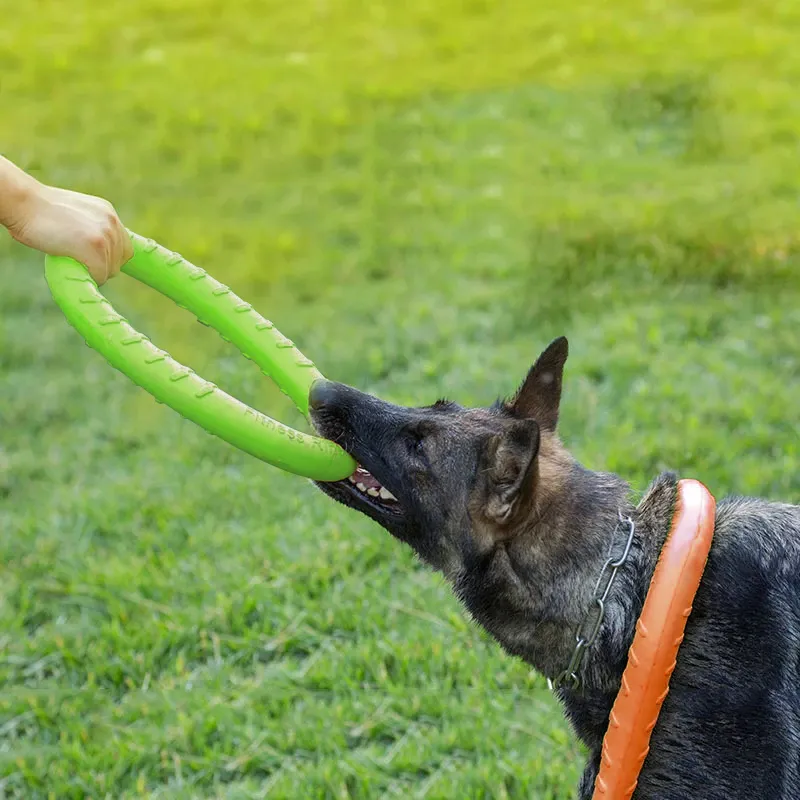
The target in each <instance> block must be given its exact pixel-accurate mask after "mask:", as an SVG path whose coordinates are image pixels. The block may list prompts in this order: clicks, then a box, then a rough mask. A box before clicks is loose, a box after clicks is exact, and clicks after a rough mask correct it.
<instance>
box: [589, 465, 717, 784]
mask: <svg viewBox="0 0 800 800" xmlns="http://www.w3.org/2000/svg"><path fill="white" fill-rule="evenodd" d="M715 509H716V502H715V500H714V497H713V496H712V495H711V493H710V492H709V491H708V489H706V487H705V486H703V484H702V483H699V482H698V481H695V480H682V481H679V482H678V504H677V508H676V509H675V516H674V517H673V519H672V528H671V529H670V532H669V534H668V535H667V540H666V542H664V547H663V548H662V550H661V555H660V556H659V559H658V563H657V564H656V569H655V572H654V573H653V579H652V581H651V582H650V589H649V590H648V592H647V598H646V599H645V601H644V606H643V608H642V613H641V616H640V617H639V620H638V622H637V623H636V634H635V636H634V639H633V644H632V645H631V648H630V650H629V651H628V665H627V666H626V668H625V672H624V673H623V675H622V686H621V688H620V691H619V694H618V695H617V699H616V701H615V702H614V707H613V708H612V709H611V716H610V717H609V723H608V730H607V731H606V735H605V739H603V751H602V758H601V760H600V772H599V773H598V775H597V780H596V781H595V786H594V795H593V800H630V797H631V795H632V794H633V792H634V790H635V789H636V784H637V783H638V781H639V773H640V772H641V770H642V765H643V764H644V760H645V758H646V757H647V753H648V751H649V750H650V735H651V733H652V732H653V728H655V726H656V722H657V721H658V714H659V712H660V711H661V704H662V703H663V702H664V698H665V697H666V696H667V693H668V692H669V679H670V677H671V676H672V671H673V670H674V669H675V663H676V659H677V656H678V648H679V647H680V646H681V642H682V641H683V632H684V628H685V627H686V620H687V619H688V617H689V614H690V613H691V611H692V602H693V601H694V596H695V594H696V593H697V587H698V586H699V585H700V578H701V577H702V575H703V570H704V569H705V566H706V559H707V558H708V551H709V549H710V547H711V539H712V537H713V535H714V512H715Z"/></svg>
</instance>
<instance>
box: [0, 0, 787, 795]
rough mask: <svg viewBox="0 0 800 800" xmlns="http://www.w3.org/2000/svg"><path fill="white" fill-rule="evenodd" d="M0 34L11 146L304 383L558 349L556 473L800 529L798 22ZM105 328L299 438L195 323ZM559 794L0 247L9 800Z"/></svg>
mask: <svg viewBox="0 0 800 800" xmlns="http://www.w3.org/2000/svg"><path fill="white" fill-rule="evenodd" d="M0 18H1V19H2V24H0V147H2V150H3V152H4V153H5V154H6V155H7V156H8V157H10V158H11V159H12V160H14V161H16V162H17V163H19V164H20V165H21V166H23V167H24V168H26V169H28V170H29V171H31V172H32V173H33V174H35V175H36V176H38V177H40V178H41V179H43V180H45V181H47V182H50V183H54V184H58V185H63V186H67V187H69V188H73V189H78V190H82V191H85V192H91V193H96V194H100V195H103V196H105V197H108V198H109V199H110V200H111V201H112V202H113V203H114V204H115V205H116V207H117V208H118V210H119V212H120V213H121V215H122V216H123V219H124V221H125V222H126V224H127V225H128V226H129V227H130V228H132V229H133V230H136V231H138V232H139V233H142V234H145V235H149V236H152V237H153V238H155V239H157V240H159V241H161V242H162V243H163V244H165V245H166V246H168V247H170V248H172V249H175V250H178V251H180V252H181V253H183V254H184V255H185V256H186V257H188V258H189V259H190V260H192V261H194V262H195V263H197V264H200V265H202V266H204V267H205V268H207V269H208V270H209V271H210V272H211V274H213V275H214V276H216V277H217V278H219V279H220V280H222V281H224V282H226V283H228V284H229V285H231V286H232V287H233V288H234V289H235V291H237V293H239V294H240V295H242V296H243V297H245V298H246V299H247V300H249V301H251V302H252V303H253V304H254V306H255V307H256V308H258V309H259V310H260V311H261V312H262V313H264V314H265V315H267V316H269V317H270V318H272V319H273V320H274V321H275V323H276V324H277V326H278V327H279V329H280V330H282V331H283V332H284V333H285V334H286V335H287V336H290V337H291V338H293V339H294V340H295V341H297V342H298V344H299V346H300V347H301V349H303V350H304V351H305V352H306V353H307V354H309V355H310V356H311V357H312V358H314V360H315V361H316V362H317V364H318V365H319V366H320V368H321V369H322V370H323V372H325V373H326V374H327V375H329V376H330V377H333V378H336V379H338V380H342V381H346V382H350V383H352V384H354V385H356V386H359V387H360V388H362V389H365V390H368V391H372V392H375V393H377V394H380V395H381V396H383V397H386V398H387V399H391V400H394V401H396V402H406V403H427V402H430V401H431V400H432V399H434V398H435V397H437V396H438V395H441V394H446V395H448V396H452V397H453V398H455V399H458V400H459V401H461V402H464V403H475V404H482V403H489V402H491V401H493V400H494V398H495V397H496V396H497V395H498V394H502V393H506V392H508V391H510V390H512V389H513V388H514V386H515V385H516V384H517V382H518V380H519V379H520V378H521V377H522V376H523V374H524V372H525V370H526V369H527V367H528V366H529V364H530V362H531V361H532V360H533V359H534V358H535V357H536V355H537V354H538V352H539V351H540V349H541V348H542V347H543V346H544V345H545V344H547V342H549V341H550V339H551V338H553V337H554V336H557V335H560V334H562V333H566V334H567V335H568V336H569V338H570V340H571V344H572V352H573V355H572V356H571V360H570V362H569V364H568V368H567V377H566V396H565V400H564V414H563V417H562V433H563V436H564V438H565V440H566V441H567V443H568V445H569V446H570V447H572V448H573V450H574V451H575V453H576V454H577V455H578V457H579V458H581V459H582V460H583V461H584V462H585V463H586V464H587V465H589V466H591V467H594V468H598V469H611V470H615V471H618V472H620V473H621V474H623V475H624V476H625V477H626V478H628V479H629V480H631V482H632V483H633V485H634V487H635V488H637V489H643V488H644V487H645V486H646V484H647V482H648V481H649V480H650V479H651V478H652V477H653V476H654V475H655V473H656V472H657V471H658V470H659V469H662V468H665V467H669V468H673V469H676V470H679V471H680V472H681V473H682V474H684V475H686V476H693V477H697V478H699V479H701V480H703V481H704V482H705V483H706V484H707V485H708V486H709V487H710V488H711V490H712V491H713V492H715V493H716V494H717V495H718V496H723V495H725V494H727V493H757V494H761V495H766V496H770V497H775V498H780V499H784V500H790V501H794V502H797V501H798V499H799V497H798V495H799V493H798V488H800V470H798V466H799V465H800V449H799V448H798V432H797V397H798V390H799V389H800V340H799V339H798V330H799V329H800V304H798V300H800V278H798V272H797V270H798V263H800V259H799V258H798V210H799V209H798V200H799V199H800V192H799V190H798V187H799V186H800V183H799V182H798V178H799V177H800V148H799V147H798V145H799V144H800V96H798V93H797V86H798V84H799V83H800V49H799V48H798V47H797V41H798V35H799V34H800V6H798V4H796V3H793V2H771V3H767V2H763V1H762V2H756V1H755V0H754V2H751V3H749V4H747V5H746V6H742V5H741V4H738V3H732V2H729V1H728V0H716V1H715V2H699V3H698V2H695V3H688V2H670V3H667V2H661V1H660V0H654V1H653V2H649V3H646V4H641V3H633V2H629V1H627V0H616V1H615V2H612V3H607V4H602V5H598V4H597V3H590V2H584V1H583V0H568V1H567V2H565V3H563V4H561V6H560V7H559V8H558V10H555V7H553V8H552V10H547V9H546V8H545V6H543V5H538V4H532V3H528V2H519V1H517V2H514V1H513V0H509V2H500V3H491V2H488V0H463V1H462V2H451V0H441V1H440V2H438V3H432V2H423V0H408V2H406V3H403V4H400V3H394V4H393V3H385V2H373V3H364V2H356V1H355V0H299V1H298V2H295V3H290V4H286V3H276V2H271V1H270V2H252V0H250V1H248V2H239V3H223V2H219V0H175V1H174V2H171V3H170V4H165V3H159V2H155V0H135V1H131V0H129V1H128V2H121V0H109V2H106V3H105V4H102V5H101V4H99V3H95V2H91V1H90V0H75V2H71V3H63V2H58V1H57V0H39V1H38V2H36V3H29V4H18V3H12V2H10V0H0ZM109 293H110V296H111V297H112V299H113V300H114V302H115V303H116V304H117V305H118V307H120V308H124V309H125V310H126V311H127V312H129V314H128V315H129V318H130V319H131V321H132V322H133V324H134V325H136V326H137V327H139V328H140V329H143V330H145V331H146V332H147V333H148V334H150V335H152V336H153V338H154V339H155V340H156V341H157V342H158V343H159V344H161V345H162V346H163V347H166V348H167V349H168V350H169V351H170V352H172V353H173V355H175V356H176V357H178V358H180V359H182V360H186V361H188V362H189V363H191V364H192V365H193V366H194V367H196V368H197V369H198V370H199V371H201V373H203V374H205V375H206V376H207V377H209V378H212V379H214V380H216V381H218V382H219V383H220V384H222V385H223V386H224V387H225V388H227V389H229V390H231V391H233V392H236V393H238V394H239V395H240V396H241V397H242V398H243V399H245V400H247V401H249V402H251V403H255V404H257V405H258V406H259V407H260V408H262V409H263V410H265V411H267V412H269V413H271V414H273V415H275V416H278V417H280V418H282V419H284V420H286V421H288V422H291V423H293V424H299V420H298V418H297V414H296V412H294V411H293V410H292V409H291V408H289V407H288V404H287V402H286V401H285V399H284V398H283V397H282V396H281V395H279V394H278V393H277V392H276V391H275V390H274V388H273V387H272V386H271V385H270V384H269V382H267V381H265V380H264V379H263V378H262V377H261V376H260V375H259V374H258V373H257V372H255V371H254V370H251V369H250V368H249V365H248V364H247V362H244V360H243V359H241V358H240V357H239V356H238V355H237V354H236V353H235V352H232V351H229V350H228V349H227V348H225V347H224V346H222V344H221V343H220V342H219V341H218V340H217V338H216V337H215V336H214V334H212V333H209V332H207V331H205V330H204V329H200V328H199V326H198V325H197V324H196V323H195V322H194V320H193V319H191V318H190V317H189V316H188V315H185V314H183V313H179V312H177V311H176V310H174V309H173V308H172V307H171V306H170V304H169V303H168V302H166V301H163V299H161V298H153V297H152V296H151V295H150V294H148V293H147V292H146V290H143V289H142V288H141V287H138V286H136V285H132V282H130V281H128V280H127V279H125V278H121V279H119V280H116V281H114V282H113V283H112V285H111V286H110V287H109ZM254 373H255V374H254ZM581 761H582V754H581V751H580V748H579V747H578V746H577V745H576V744H575V742H574V740H573V739H572V737H571V735H570V733H569V731H568V728H567V726H566V724H565V723H564V721H563V720H562V717H561V714H560V710H559V709H558V707H557V704H556V703H555V702H554V700H553V699H552V698H551V697H550V695H549V693H548V692H547V689H546V687H545V685H544V682H543V681H542V680H541V679H539V678H538V677H536V676H534V675H532V674H531V673H530V672H529V670H528V669H527V668H526V667H525V666H524V665H523V664H521V663H518V662H516V661H513V660H511V659H510V658H508V657H506V656H504V655H503V654H502V653H501V652H500V651H499V649H498V648H497V647H496V646H495V645H493V644H492V643H491V642H489V641H488V640H487V637H485V636H484V635H483V634H482V633H481V632H480V631H478V630H477V629H476V628H475V627H474V626H473V625H471V624H470V623H469V622H468V621H466V620H465V618H464V616H463V615H462V613H461V612H460V610H459V608H458V605H457V603H456V601H455V600H454V599H452V598H451V596H450V594H449V592H448V590H447V588H446V586H445V585H444V584H443V582H442V581H441V580H439V579H438V578H437V577H436V576H433V575H431V574H430V573H429V572H427V571H425V570H423V569H421V568H420V567H419V566H418V565H417V564H416V563H415V561H414V560H413V558H412V557H411V555H410V554H409V553H408V552H407V551H406V550H405V549H403V548H402V547H401V546H400V545H398V544H397V543H396V542H393V541H391V540H390V539H389V537H388V536H387V535H386V534H384V533H383V532H382V531H381V530H379V529H378V528H377V527H376V526H374V525H372V524H371V523H369V522H367V521H366V520H364V519H362V518H360V517H357V516H356V515H354V514H352V513H348V512H347V511H345V510H344V509H341V508H339V507H338V506H335V505H333V504H332V503H331V502H330V501H328V500H326V499H324V498H323V497H322V496H321V495H318V494H317V493H316V492H315V491H314V489H313V487H311V486H310V485H309V484H307V483H306V482H304V481H302V480H300V479H298V478H294V477H292V476H288V475H283V474H281V473H279V472H277V471H276V470H273V469H271V468H269V467H266V466H265V465H262V464H260V463H257V462H255V461H253V460H252V459H249V458H248V457H246V456H244V455H242V454H240V453H238V452H235V451H233V449H232V448H229V447H226V446H225V445H223V444H221V443H219V442H217V441H216V440H213V439H211V438H210V437H208V436H206V435H205V434H203V433H202V432H201V431H199V430H198V429H196V428H194V427H193V426H191V425H190V424H189V423H186V422H183V421H182V420H180V419H179V418H178V417H177V415H175V414H174V413H172V412H170V411H169V410H167V409H164V408H162V407H159V406H156V405H155V404H154V403H153V402H152V400H151V399H150V398H149V397H148V396H146V395H145V394H144V393H143V392H141V391H139V390H137V389H136V388H134V387H133V386H131V385H129V384H128V382H127V381H126V380H125V379H124V378H123V377H122V376H120V375H119V374H117V373H116V372H114V371H113V370H111V369H110V368H109V367H107V366H106V365H105V364H104V362H103V361H102V359H100V358H99V356H97V355H96V354H94V353H92V352H91V351H89V350H88V349H87V348H85V347H84V346H83V345H82V344H81V342H80V340H79V338H78V337H77V335H76V334H75V333H74V332H73V331H71V329H69V328H68V327H67V325H66V323H65V322H64V320H63V318H62V317H61V316H60V312H59V311H58V310H57V309H56V308H55V306H54V305H53V303H52V301H51V300H50V298H49V294H48V291H47V288H46V286H45V283H44V279H43V274H42V259H41V258H40V256H39V255H37V254H35V253H31V252H28V251H24V250H23V249H22V248H21V247H18V246H15V245H13V244H12V243H11V242H10V240H9V239H8V237H4V238H2V239H0V795H3V796H7V797H20V798H23V797H24V798H84V797H92V798H134V797H170V798H201V797H209V798H210V797H215V798H217V797H226V798H257V797H275V798H323V797H324V798H328V797H330V798H334V797H336V798H350V797H353V798H355V797H369V798H372V797H401V796H403V797H419V798H422V797H426V798H485V797H491V798H511V797H514V798H523V797H525V798H530V797H534V798H548V799H553V800H554V799H555V798H558V799H559V800H561V799H562V798H568V797H571V796H573V794H574V787H575V785H576V781H577V777H578V774H579V771H580V769H581V766H582V764H581Z"/></svg>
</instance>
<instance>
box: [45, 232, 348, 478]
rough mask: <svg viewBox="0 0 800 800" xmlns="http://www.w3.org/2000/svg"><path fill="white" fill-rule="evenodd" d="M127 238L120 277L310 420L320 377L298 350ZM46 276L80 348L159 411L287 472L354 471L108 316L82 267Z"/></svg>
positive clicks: (197, 277) (191, 271)
mask: <svg viewBox="0 0 800 800" xmlns="http://www.w3.org/2000/svg"><path fill="white" fill-rule="evenodd" d="M130 236H131V239H132V241H133V249H134V255H133V257H132V258H131V260H130V261H128V263H127V264H125V266H124V267H123V268H122V272H124V273H125V274H126V275H129V276H131V277H132V278H136V280H138V281H141V282H142V283H144V284H146V285H147V286H150V287H151V288H152V289H155V290H156V291H157V292H160V293H161V294H163V295H165V296H166V297H169V298H170V299H171V300H173V301H174V302H175V303H177V305H178V306H180V307H181V308H185V309H188V310H189V311H191V312H192V313H193V314H194V315H195V316H196V317H197V319H198V321H199V322H200V323H202V324H203V325H206V326H209V327H211V328H214V329H215V330H216V331H217V332H218V333H219V334H220V336H222V338H223V339H224V340H225V341H227V342H230V343H232V344H233V345H234V346H235V347H236V348H237V349H238V350H239V351H241V353H242V355H244V357H245V358H247V359H250V360H251V361H254V362H255V363H256V364H257V365H258V367H259V368H260V369H261V371H262V372H263V373H264V374H265V375H267V376H268V377H270V378H272V379H273V380H274V381H275V383H276V384H277V385H278V387H279V388H280V389H281V391H282V392H283V393H284V394H286V395H287V396H288V397H289V398H290V399H291V400H292V402H293V403H294V404H295V405H296V406H297V408H298V410H299V411H300V412H301V413H302V414H303V415H304V416H305V417H306V418H308V393H309V391H310V389H311V386H312V384H313V383H314V382H315V381H317V380H320V379H322V375H321V373H320V372H319V370H317V368H316V367H315V366H314V364H313V363H312V362H311V361H309V359H307V358H306V357H305V356H304V355H303V354H302V353H301V352H300V351H299V350H297V349H296V348H295V346H294V343H293V342H291V341H290V340H289V339H287V338H286V337H285V336H283V335H282V334H281V333H280V332H279V331H278V330H277V329H276V328H275V326H274V325H273V324H272V323H271V322H270V321H269V320H267V319H264V317H262V316H261V315H260V314H259V313H258V312H257V311H254V310H253V307H252V306H251V305H250V304H249V303H246V302H244V300H242V299H241V298H239V297H237V296H236V295H235V294H234V293H233V292H232V291H231V290H230V289H229V288H228V287H227V286H224V285H223V284H221V283H219V281H216V280H214V278H212V277H211V276H210V275H209V274H208V273H207V272H206V271H205V270H203V269H200V268H199V267H196V266H195V265H194V264H191V263H189V262H188V261H186V260H185V259H184V258H183V257H182V256H180V255H179V254H178V253H173V252H171V251H169V250H167V249H166V248H164V247H162V246H161V245H159V244H156V243H155V242H153V241H152V240H149V239H145V238H143V237H141V236H139V235H137V234H135V233H131V234H130ZM45 277H46V279H47V284H48V286H49V287H50V292H51V293H52V295H53V299H54V300H55V301H56V303H57V304H58V306H59V307H60V308H61V310H62V311H63V312H64V315H65V316H66V318H67V320H68V321H69V323H70V324H71V325H72V326H73V327H74V328H75V329H76V330H77V331H78V333H80V334H81V336H83V338H84V339H85V340H86V343H87V344H88V345H89V346H90V347H92V348H94V349H95V350H97V351H98V352H99V353H100V354H101V355H102V356H104V357H105V359H106V360H107V361H108V362H109V363H110V364H111V366H113V367H115V368H116V369H118V370H119V371H120V372H122V373H123V374H124V375H127V377H128V378H130V379H131V380H132V381H133V382H134V383H136V384H138V385H139V386H141V387H142V388H143V389H145V390H146V391H147V392H149V393H150V394H151V395H153V397H154V398H155V399H156V400H157V401H158V402H159V403H163V404H165V405H167V406H169V407H170V408H172V409H173V410H175V411H177V412H178V413H179V414H181V415H182V416H184V417H186V419H189V420H191V421H192V422H194V423H196V424H197V425H199V426H200V427H201V428H204V429H205V430H206V431H208V433H211V434H213V435H214V436H218V437H219V438H220V439H222V440H224V441H226V442H228V443H229V444H232V445H234V446H235V447H238V448H239V449H240V450H243V451H245V452H246V453H249V454H250V455H252V456H255V457H256V458H259V459H261V460H262V461H266V462H267V463H268V464H272V465H273V466H276V467H279V468H280V469H283V470H286V471H287V472H292V473H294V474H296V475H301V476H303V477H306V478H311V479H313V480H318V481H336V480H341V479H342V478H346V477H347V476H348V475H352V473H353V472H354V471H355V469H356V466H357V464H356V462H355V461H354V460H353V458H352V457H351V456H350V455H348V454H347V453H346V452H345V451H344V450H343V449H342V448H341V447H339V446H338V445H337V444H335V443H334V442H331V441H329V440H328V439H322V438H320V437H318V436H312V435H308V434H305V433H302V432H300V431H297V430H294V429H293V428H290V427H288V426H286V425H283V424H281V423H280V422H277V421H276V420H274V419H272V418H271V417H268V416H266V415H265V414H262V413H261V412H260V411H256V410H255V409H253V408H250V406H247V405H245V404H244V403H242V402H240V401H239V400H237V399H236V398H234V397H231V396H230V395H228V394H226V393H225V392H224V391H222V390H221V389H219V388H218V387H217V386H215V385H214V384H213V383H210V382H209V381H206V380H204V379H203V378H201V377H200V376H199V375H197V374H196V373H195V372H193V371H192V370H191V369H189V367H186V366H184V365H183V364H180V363H178V362H177V361H175V360H174V359H173V358H172V357H171V356H170V355H169V354H168V353H166V352H164V351H163V350H161V349H159V348H158V347H156V346H155V345H154V344H153V343H152V342H151V341H150V340H149V339H148V338H147V337H146V336H145V335H144V334H141V333H139V332H138V331H136V330H134V329H133V328H132V327H131V326H130V325H129V324H128V322H127V320H126V319H125V318H124V317H122V316H120V315H119V314H118V313H117V312H116V311H115V310H114V308H113V306H112V305H111V303H110V302H109V301H108V300H107V299H106V298H105V297H104V296H103V295H102V294H101V293H100V291H99V289H98V287H97V284H96V283H95V281H94V279H93V278H92V277H91V276H90V275H89V272H88V270H87V269H86V267H85V266H84V265H83V264H80V263H79V262H77V261H74V260H73V259H71V258H65V257H63V256H47V257H46V258H45Z"/></svg>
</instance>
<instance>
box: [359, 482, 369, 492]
mask: <svg viewBox="0 0 800 800" xmlns="http://www.w3.org/2000/svg"><path fill="white" fill-rule="evenodd" d="M356 489H358V490H359V491H360V492H366V491H367V487H366V486H365V485H364V484H363V483H357V484H356Z"/></svg>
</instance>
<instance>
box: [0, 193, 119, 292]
mask: <svg viewBox="0 0 800 800" xmlns="http://www.w3.org/2000/svg"><path fill="white" fill-rule="evenodd" d="M7 227H8V230H9V232H10V233H11V235H12V236H13V237H14V238H15V239H16V240H17V241H18V242H21V243H22V244H24V245H27V246H28V247H33V248H35V249H36V250H41V251H42V252H44V253H48V254H50V255H54V256H69V257H70V258H74V259H75V260H76V261H80V262H81V263H82V264H85V265H86V267H87V268H88V270H89V273H90V274H91V276H92V277H93V278H94V279H95V281H97V283H98V284H103V283H105V281H106V280H108V279H109V278H113V277H114V275H116V274H117V273H118V272H119V270H120V268H121V267H122V265H123V264H124V263H125V262H126V261H128V259H129V258H131V256H132V255H133V245H132V244H131V239H130V236H129V235H128V232H127V231H126V230H125V228H124V226H123V225H122V222H121V221H120V219H119V217H118V216H117V212H116V211H115V210H114V207H113V206H112V205H111V203H109V202H108V201H107V200H103V199H102V198H100V197H93V196H92V195H86V194H81V193H80V192H73V191H70V190H69V189H58V188H56V187H53V186H46V185H45V184H41V183H39V182H38V181H37V182H36V183H35V185H30V186H29V187H27V191H26V192H25V196H24V198H23V199H21V200H20V202H19V203H18V204H17V205H16V206H15V208H14V209H13V210H12V214H11V216H10V219H9V221H8V224H7Z"/></svg>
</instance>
